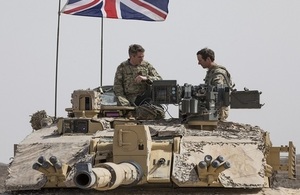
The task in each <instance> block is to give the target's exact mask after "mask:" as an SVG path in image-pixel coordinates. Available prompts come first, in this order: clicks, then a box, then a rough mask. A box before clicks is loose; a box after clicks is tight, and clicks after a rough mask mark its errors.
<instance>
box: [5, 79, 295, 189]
mask: <svg viewBox="0 0 300 195" xmlns="http://www.w3.org/2000/svg"><path fill="white" fill-rule="evenodd" d="M150 94H151V104H150V103H149V104H144V105H141V106H136V107H131V106H119V105H118V104H117V101H116V100H117V98H116V97H115V95H114V92H113V87H112V86H102V87H97V88H95V89H86V90H82V89H80V90H75V91H74V92H73V93H72V95H71V108H66V109H65V110H66V112H67V117H58V118H53V117H49V116H47V114H46V112H45V111H38V112H37V113H35V114H33V115H32V118H31V121H30V122H31V124H32V127H33V128H34V129H35V130H34V131H33V132H32V133H31V134H30V135H28V136H27V137H26V138H25V139H24V140H23V141H22V142H21V143H19V144H18V145H16V146H15V148H16V150H15V156H14V159H13V161H12V162H11V163H10V166H9V176H8V178H7V180H6V190H7V191H12V192H14V191H28V190H29V191H31V192H32V191H35V190H37V191H39V190H41V189H57V190H58V189H70V190H76V189H77V190H78V189H80V190H81V189H85V190H91V191H107V192H115V191H116V190H119V189H121V190H122V191H123V192H126V191H130V190H133V189H141V188H147V189H152V190H155V191H156V192H157V191H160V190H162V189H170V190H173V192H174V190H175V189H195V190H197V191H201V190H204V189H205V190H206V191H207V190H208V191H213V190H214V189H220V188H222V189H223V188H230V189H232V190H234V189H236V190H238V189H243V190H244V189H261V188H265V187H270V186H271V185H272V180H273V179H274V175H276V173H277V172H278V171H281V172H284V173H285V176H286V177H287V178H290V179H295V178H296V169H295V166H296V164H295V163H296V162H295V161H296V157H295V154H296V149H295V147H294V145H293V143H292V142H289V144H288V145H285V146H283V145H282V146H279V147H275V146H273V145H272V143H271V140H270V136H269V133H268V132H267V131H264V130H262V129H261V128H259V127H258V126H251V125H248V124H247V125H246V124H241V123H238V122H232V121H221V120H219V109H220V107H224V106H230V108H231V109H259V108H261V107H262V104H261V103H260V100H259V99H260V95H261V92H259V91H257V90H253V91H251V90H244V91H237V90H233V91H232V90H230V89H229V88H228V87H227V86H217V87H211V86H206V85H204V84H200V85H195V86H193V85H190V84H184V86H179V85H178V84H177V83H176V81H175V80H163V81H157V82H154V83H153V85H152V86H151V88H150ZM169 104H175V105H177V106H178V118H166V117H164V115H165V114H166V113H167V112H168V110H167V109H166V108H167V105H169ZM282 153H285V156H286V157H287V160H286V163H285V164H282V161H281V156H282ZM21 170H22V171H21ZM138 192H139V191H137V190H135V193H138Z"/></svg>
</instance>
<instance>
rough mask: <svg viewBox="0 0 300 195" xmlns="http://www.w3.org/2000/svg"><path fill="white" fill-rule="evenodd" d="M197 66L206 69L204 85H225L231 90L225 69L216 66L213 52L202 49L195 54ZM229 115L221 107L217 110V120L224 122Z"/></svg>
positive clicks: (226, 110) (228, 76)
mask: <svg viewBox="0 0 300 195" xmlns="http://www.w3.org/2000/svg"><path fill="white" fill-rule="evenodd" d="M197 58H198V64H199V65H201V66H202V67H203V68H206V69H208V70H207V73H206V76H205V79H204V81H205V84H207V85H212V86H217V85H218V84H226V85H227V86H228V87H230V88H232V87H233V84H232V81H231V77H230V74H229V72H228V71H227V69H226V68H225V67H223V66H220V65H217V64H216V63H215V62H214V61H215V53H214V51H213V50H211V49H208V48H204V49H201V50H200V51H198V52H197ZM228 115H229V108H228V107H222V108H221V109H220V110H219V120H225V119H226V118H227V117H228Z"/></svg>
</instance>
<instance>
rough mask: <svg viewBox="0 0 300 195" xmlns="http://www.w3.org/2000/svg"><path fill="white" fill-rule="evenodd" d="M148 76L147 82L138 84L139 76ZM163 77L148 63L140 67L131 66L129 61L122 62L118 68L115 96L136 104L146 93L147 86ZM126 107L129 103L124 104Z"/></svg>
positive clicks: (143, 63)
mask: <svg viewBox="0 0 300 195" xmlns="http://www.w3.org/2000/svg"><path fill="white" fill-rule="evenodd" d="M138 75H141V76H147V78H148V81H147V82H141V83H136V82H135V78H136V77H137V76H138ZM161 79H162V78H161V76H160V75H159V74H158V73H157V71H156V70H155V68H154V67H153V66H152V65H151V64H150V63H149V62H147V61H143V62H142V63H141V64H140V65H137V66H134V65H131V64H130V62H129V60H127V61H124V62H122V63H121V64H120V65H119V66H118V67H117V71H116V74H115V80H114V92H115V95H116V96H117V97H118V98H119V100H120V97H121V99H124V98H126V99H127V100H128V101H129V102H134V101H135V98H136V97H137V96H138V95H141V94H142V93H143V92H145V91H146V89H147V86H148V84H149V83H151V82H152V81H153V80H161ZM120 103H121V104H122V105H126V104H128V102H127V103H122V102H120Z"/></svg>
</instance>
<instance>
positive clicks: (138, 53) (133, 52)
mask: <svg viewBox="0 0 300 195" xmlns="http://www.w3.org/2000/svg"><path fill="white" fill-rule="evenodd" d="M144 52H145V49H144V48H143V47H142V46H140V45H138V44H133V45H130V46H129V49H128V54H129V60H130V63H131V64H132V65H138V64H141V62H142V61H143V60H144Z"/></svg>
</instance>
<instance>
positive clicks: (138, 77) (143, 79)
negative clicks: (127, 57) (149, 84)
mask: <svg viewBox="0 0 300 195" xmlns="http://www.w3.org/2000/svg"><path fill="white" fill-rule="evenodd" d="M146 80H147V77H145V76H141V75H138V76H137V77H136V78H135V82H137V83H140V82H142V81H146Z"/></svg>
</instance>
